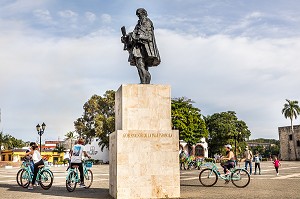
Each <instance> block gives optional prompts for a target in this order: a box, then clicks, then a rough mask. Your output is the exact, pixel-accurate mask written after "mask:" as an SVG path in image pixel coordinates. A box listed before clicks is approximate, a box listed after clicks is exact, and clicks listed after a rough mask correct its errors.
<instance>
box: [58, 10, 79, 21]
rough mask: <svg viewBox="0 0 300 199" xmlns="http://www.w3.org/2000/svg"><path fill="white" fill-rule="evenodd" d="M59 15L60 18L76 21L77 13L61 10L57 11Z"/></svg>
mask: <svg viewBox="0 0 300 199" xmlns="http://www.w3.org/2000/svg"><path fill="white" fill-rule="evenodd" d="M58 14H59V16H61V17H62V18H66V19H70V20H71V21H73V22H74V21H76V20H77V17H78V14H77V13H76V12H73V11H72V10H63V11H59V12H58Z"/></svg>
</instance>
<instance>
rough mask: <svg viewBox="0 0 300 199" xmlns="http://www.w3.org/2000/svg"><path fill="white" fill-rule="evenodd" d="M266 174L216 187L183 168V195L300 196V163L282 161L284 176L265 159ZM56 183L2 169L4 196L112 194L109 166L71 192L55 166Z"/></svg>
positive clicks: (0, 178)
mask: <svg viewBox="0 0 300 199" xmlns="http://www.w3.org/2000/svg"><path fill="white" fill-rule="evenodd" d="M261 167H262V175H252V176H251V182H250V184H249V185H248V186H247V187H246V188H237V187H235V186H234V185H233V184H232V183H229V184H224V181H223V180H219V181H218V182H217V184H216V185H215V186H213V187H203V186H202V185H201V184H200V183H199V180H198V175H199V171H198V170H183V171H181V180H180V181H181V198H210V199H215V198H216V199H217V198H222V199H224V198H243V199H244V198H257V199H260V198H299V199H300V162H282V167H281V168H280V175H279V176H276V175H275V170H274V168H273V164H272V162H263V163H262V165H261ZM51 170H52V171H53V173H54V176H55V177H54V182H53V185H52V187H51V188H50V189H49V190H43V189H42V188H41V187H39V186H38V187H34V190H27V189H24V188H22V187H20V186H18V185H17V183H16V180H15V178H16V173H17V171H18V168H12V169H4V168H1V169H0V198H5V199H10V198H20V199H29V198H30V199H32V198H45V199H47V198H51V199H56V198H60V199H63V198H87V199H92V198H104V199H105V198H110V199H111V197H110V196H109V193H108V165H94V166H93V168H92V170H93V173H94V182H93V185H92V187H91V188H90V189H83V188H76V190H75V191H74V192H71V193H69V192H68V191H67V190H66V188H65V177H66V175H67V172H66V171H65V170H66V167H52V168H51Z"/></svg>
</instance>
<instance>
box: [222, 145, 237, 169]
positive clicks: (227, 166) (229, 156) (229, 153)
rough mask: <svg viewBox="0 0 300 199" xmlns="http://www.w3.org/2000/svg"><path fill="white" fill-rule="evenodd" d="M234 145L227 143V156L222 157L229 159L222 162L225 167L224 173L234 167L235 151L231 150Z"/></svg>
mask: <svg viewBox="0 0 300 199" xmlns="http://www.w3.org/2000/svg"><path fill="white" fill-rule="evenodd" d="M231 149H232V147H231V145H230V144H227V145H225V150H226V156H225V157H222V159H223V160H227V161H226V162H225V163H222V164H221V166H222V167H223V168H224V173H225V174H229V170H230V169H231V168H233V167H234V160H235V157H234V153H233V152H232V151H231Z"/></svg>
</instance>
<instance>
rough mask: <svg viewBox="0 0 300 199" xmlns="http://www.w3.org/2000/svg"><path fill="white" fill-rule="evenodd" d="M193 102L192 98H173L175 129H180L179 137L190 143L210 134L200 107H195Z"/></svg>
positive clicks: (173, 123)
mask: <svg viewBox="0 0 300 199" xmlns="http://www.w3.org/2000/svg"><path fill="white" fill-rule="evenodd" d="M192 103H193V101H192V100H190V99H187V98H185V97H181V98H173V99H172V104H171V115H172V125H173V129H178V130H179V139H180V140H184V141H185V142H187V143H188V144H190V145H192V144H196V143H197V142H199V141H200V139H201V138H203V137H207V136H208V131H207V129H206V125H205V122H204V120H203V118H202V115H201V113H200V109H198V108H196V107H193V104H192Z"/></svg>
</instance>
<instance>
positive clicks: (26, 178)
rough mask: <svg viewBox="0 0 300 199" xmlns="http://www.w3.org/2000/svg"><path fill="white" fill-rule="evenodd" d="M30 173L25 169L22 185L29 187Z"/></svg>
mask: <svg viewBox="0 0 300 199" xmlns="http://www.w3.org/2000/svg"><path fill="white" fill-rule="evenodd" d="M30 175H31V173H30V172H29V171H26V170H23V171H22V172H21V177H20V183H21V186H22V187H24V188H27V187H28V186H29V183H30Z"/></svg>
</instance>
